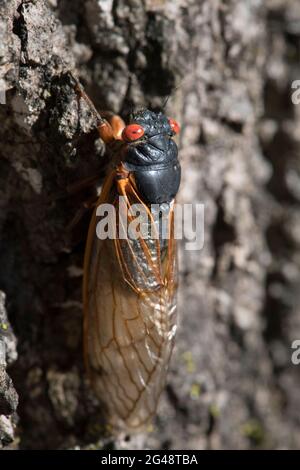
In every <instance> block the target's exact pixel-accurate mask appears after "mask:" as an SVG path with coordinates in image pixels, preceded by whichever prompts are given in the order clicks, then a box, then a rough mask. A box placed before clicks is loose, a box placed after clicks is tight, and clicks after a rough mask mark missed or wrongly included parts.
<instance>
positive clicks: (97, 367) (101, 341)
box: [78, 86, 181, 432]
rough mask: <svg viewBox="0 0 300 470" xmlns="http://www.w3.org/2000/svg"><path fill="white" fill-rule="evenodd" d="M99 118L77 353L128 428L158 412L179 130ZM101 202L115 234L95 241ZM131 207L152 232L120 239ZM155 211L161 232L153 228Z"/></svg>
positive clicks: (172, 324)
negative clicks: (96, 186)
mask: <svg viewBox="0 0 300 470" xmlns="http://www.w3.org/2000/svg"><path fill="white" fill-rule="evenodd" d="M78 89H79V91H80V94H81V96H82V97H84V98H85V99H87V100H88V101H89V104H90V105H91V107H93V104H92V103H91V101H90V100H89V98H88V97H87V96H86V94H85V93H84V91H83V89H82V88H81V87H79V86H78ZM93 110H94V112H95V113H96V111H95V108H94V107H93ZM97 119H98V130H99V134H100V137H101V139H102V140H103V141H104V142H105V144H106V146H107V152H108V154H109V162H110V163H109V165H108V169H107V176H106V179H105V180H104V183H103V186H102V191H101V194H100V196H99V198H98V200H97V203H96V207H95V210H94V213H93V215H92V219H91V222H90V227H89V231H88V237H87V244H86V251H85V259H84V281H83V304H84V356H85V362H86V367H87V371H88V375H89V377H90V380H91V383H92V385H93V388H94V390H95V392H96V395H97V396H98V397H99V399H100V400H101V401H102V403H104V405H105V408H106V409H107V412H108V421H109V423H110V425H111V426H112V428H113V429H114V430H125V431H127V432H128V431H129V432H130V431H134V430H139V429H140V428H143V427H145V426H146V425H148V424H149V423H151V421H152V418H153V416H154V415H155V413H156V409H157V404H158V401H159V397H160V394H161V392H162V390H163V388H164V385H165V381H166V373H167V369H168V365H169V361H170V356H171V352H172V349H173V342H174V337H175V333H176V290H177V251H176V244H175V238H174V200H175V196H176V194H177V192H178V189H179V184H180V176H181V170H180V164H179V161H178V148H177V145H176V143H175V141H174V139H173V137H174V136H175V134H176V133H178V131H179V126H178V124H177V123H176V121H174V120H172V119H169V118H167V117H166V116H165V115H164V114H163V113H161V112H153V111H150V110H148V109H143V110H139V111H136V112H134V113H132V115H131V117H130V118H129V120H128V123H127V124H125V122H124V121H123V120H122V119H121V118H120V117H119V116H116V115H112V114H111V115H110V114H109V113H105V114H104V115H103V114H102V113H97ZM120 196H122V201H123V202H124V201H125V204H123V207H122V208H121V207H120ZM103 204H111V205H112V206H113V207H114V208H115V213H116V214H117V216H116V231H115V236H114V237H110V238H106V239H99V237H98V236H97V222H98V216H97V211H98V208H99V207H100V206H101V205H103ZM136 204H139V205H140V207H143V208H144V210H145V213H147V215H148V223H149V230H148V232H147V233H148V234H150V236H147V237H143V236H139V237H135V238H130V236H128V237H122V238H121V237H120V236H119V232H118V229H119V228H120V224H121V223H122V224H123V222H122V220H123V221H124V217H125V218H127V219H128V222H130V221H131V220H132V217H133V216H132V214H131V208H132V207H133V206H135V205H136ZM153 205H155V207H156V216H155V214H154V213H153V212H152V210H151V207H152V206H153ZM157 208H158V209H159V210H158V211H157ZM120 211H121V215H120ZM157 214H159V216H157ZM161 214H164V218H165V219H166V218H167V221H168V237H162V234H161V230H160V224H161V220H162V217H161ZM153 234H154V235H153Z"/></svg>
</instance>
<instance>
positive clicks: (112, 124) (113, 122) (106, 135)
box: [70, 74, 125, 144]
mask: <svg viewBox="0 0 300 470" xmlns="http://www.w3.org/2000/svg"><path fill="white" fill-rule="evenodd" d="M70 75H71V77H72V79H73V80H74V81H75V90H76V92H77V93H78V95H79V96H80V98H83V99H84V100H85V101H86V102H87V104H88V105H89V107H90V109H91V111H92V113H93V115H94V116H95V119H96V122H97V129H98V132H99V135H100V137H101V139H102V140H103V142H104V143H105V144H108V143H110V142H113V141H114V140H122V136H121V135H122V130H123V129H124V127H125V123H124V121H123V119H122V118H120V116H118V115H116V114H113V113H110V112H108V111H104V112H102V113H99V112H98V111H97V109H96V108H95V105H94V103H93V102H92V100H91V99H90V97H89V96H88V95H87V94H86V92H85V91H84V89H83V87H82V85H81V83H80V82H79V80H78V79H77V78H76V77H74V75H72V74H70Z"/></svg>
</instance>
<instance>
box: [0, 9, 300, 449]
mask: <svg viewBox="0 0 300 470" xmlns="http://www.w3.org/2000/svg"><path fill="white" fill-rule="evenodd" d="M0 6H1V8H0V36H1V42H0V100H1V103H2V104H1V105H0V115H1V123H2V125H1V128H0V136H1V149H0V201H1V212H0V240H1V242H0V288H1V289H2V291H3V293H4V294H5V298H6V302H5V305H6V309H7V312H8V318H9V322H10V325H11V326H10V325H9V323H8V320H7V317H6V313H5V307H4V294H2V296H1V299H2V300H3V306H2V307H1V308H0V320H1V324H0V414H1V417H0V441H1V442H2V445H3V446H8V447H11V448H26V449H30V448H34V449H37V448H38V449H48V448H74V447H75V446H76V447H78V446H79V447H80V448H103V446H105V445H106V444H107V437H105V432H104V430H105V426H104V423H103V418H102V413H101V406H100V405H99V403H98V401H97V400H96V399H95V397H94V396H93V392H92V391H91V389H90V386H89V384H88V382H87V380H86V376H85V372H84V367H83V361H82V305H81V282H82V261H83V252H84V242H85V237H86V231H87V225H88V220H89V214H86V215H85V216H84V217H83V218H82V219H81V221H80V223H79V224H77V225H76V227H75V229H73V230H69V229H68V228H67V226H68V224H69V223H70V222H71V221H72V219H73V218H74V217H75V215H76V213H77V211H78V209H80V207H82V204H83V202H84V201H85V200H86V199H87V198H88V196H89V195H90V192H91V190H85V191H81V192H79V193H76V194H75V193H74V194H73V193H72V194H68V191H66V187H67V186H68V185H71V184H73V183H76V182H78V181H80V180H82V178H85V177H88V176H90V175H93V174H95V172H99V174H100V175H101V169H102V168H103V161H104V151H105V150H104V147H103V145H102V144H101V142H100V140H99V139H98V138H97V134H96V133H95V131H94V130H93V125H94V121H93V116H92V115H91V113H90V112H89V109H88V107H87V106H86V105H85V104H84V103H82V101H81V102H80V104H79V103H78V100H77V97H76V93H75V91H74V88H73V86H72V82H71V80H70V77H69V75H68V72H69V71H72V72H74V73H75V74H77V76H78V77H80V80H81V82H82V83H83V84H84V86H85V88H86V90H87V92H88V94H89V95H90V96H91V98H92V99H93V101H94V103H95V104H96V107H97V108H98V109H102V110H104V109H107V110H112V111H114V112H116V113H119V114H121V115H126V114H127V113H128V112H130V110H131V109H132V108H136V107H137V108H139V107H142V106H145V107H151V108H152V109H161V108H162V107H163V106H164V104H165V102H166V99H167V97H168V96H169V100H168V102H167V105H166V112H167V114H168V115H170V116H172V117H173V118H175V119H177V120H178V121H179V122H180V124H181V129H182V131H181V135H180V161H181V164H182V172H183V176H182V184H181V190H180V194H179V202H181V203H196V202H202V203H204V205H205V241H204V247H203V249H202V250H201V251H197V252H193V251H187V250H186V249H185V245H184V243H182V244H181V246H180V289H179V315H180V321H179V329H178V335H177V339H176V348H175V351H174V354H173V357H172V361H171V367H170V373H169V376H168V384H167V387H166V390H165V392H164V393H163V396H162V399H161V402H160V407H159V412H158V416H157V419H156V422H155V426H154V429H153V430H152V432H147V433H140V434H139V435H136V436H133V437H132V438H131V439H130V440H129V442H128V441H126V442H125V440H122V439H119V440H116V441H115V442H114V444H115V446H116V447H117V448H128V447H129V448H145V447H146V448H153V449H160V448H164V449H166V448H171V449H178V448H185V449H187V448H191V449H202V448H205V449H207V448H213V449H215V448H225V449H228V448H239V449H242V448H243V449H244V448H253V447H263V448H279V447H287V448H295V447H299V446H300V427H299V419H300V415H299V413H300V411H299V410H300V406H299V405H300V399H299V396H300V395H299V393H298V390H299V385H300V383H299V373H298V369H297V367H296V366H293V365H292V364H291V343H292V341H293V340H294V339H298V338H300V320H299V318H298V315H297V313H298V312H297V310H298V305H299V288H298V286H299V281H300V272H299V257H300V236H299V227H300V215H299V202H300V193H299V189H298V181H299V172H300V166H299V161H300V159H299V157H300V155H299V148H300V147H299V143H300V142H299V136H298V135H297V132H296V130H297V129H299V126H300V113H299V111H298V108H296V107H295V106H294V105H293V104H292V102H291V99H290V90H291V88H290V87H291V82H292V80H293V79H294V78H297V74H298V77H300V70H299V64H298V62H299V52H300V26H299V24H300V7H299V3H298V2H297V0H290V1H286V0H277V1H276V2H274V1H269V2H263V1H262V0H256V1H253V2H241V1H238V0H228V1H225V0H223V1H222V0H213V1H211V0H177V1H175V2H174V1H171V0H170V1H169V0H143V1H140V0H114V1H113V0H98V1H97V0H74V1H72V2H68V1H67V0H60V1H57V0H49V1H46V0H29V1H20V0H1V1H0ZM4 102H5V103H4ZM299 109H300V108H299ZM99 183H101V180H99ZM13 332H14V333H13ZM16 341H17V345H18V347H17V350H18V358H17V359H16V352H15V348H16ZM6 365H9V366H10V367H9V368H8V372H5V366H6ZM7 373H8V374H9V376H10V377H11V379H12V381H13V384H14V387H15V389H16V390H17V392H18V395H19V405H18V407H17V411H16V406H17V396H16V391H15V389H14V387H13V386H12V383H11V381H10V379H9V377H8V375H7ZM174 430H176V432H174Z"/></svg>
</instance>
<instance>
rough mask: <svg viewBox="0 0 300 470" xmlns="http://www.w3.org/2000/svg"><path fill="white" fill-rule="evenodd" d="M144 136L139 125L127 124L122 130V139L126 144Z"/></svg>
mask: <svg viewBox="0 0 300 470" xmlns="http://www.w3.org/2000/svg"><path fill="white" fill-rule="evenodd" d="M144 134H145V131H144V129H143V127H142V126H140V125H139V124H129V125H128V126H126V127H124V129H123V132H122V139H123V140H125V141H126V142H134V141H135V140H138V139H140V138H141V137H143V135H144Z"/></svg>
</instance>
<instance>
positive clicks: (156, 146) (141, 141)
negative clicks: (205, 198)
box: [122, 109, 180, 204]
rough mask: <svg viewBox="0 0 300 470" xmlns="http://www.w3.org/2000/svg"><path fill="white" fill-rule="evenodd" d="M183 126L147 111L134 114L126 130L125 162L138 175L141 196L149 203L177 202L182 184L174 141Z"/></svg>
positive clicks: (160, 114) (124, 136)
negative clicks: (175, 200) (176, 198)
mask: <svg viewBox="0 0 300 470" xmlns="http://www.w3.org/2000/svg"><path fill="white" fill-rule="evenodd" d="M178 132H179V125H178V124H177V122H176V121H175V120H173V119H169V118H168V117H167V116H165V115H164V114H163V113H161V112H159V113H156V112H154V111H149V110H148V109H144V110H141V111H137V112H135V113H133V114H132V116H131V118H130V120H129V123H128V125H127V126H126V127H125V128H124V130H123V133H122V139H123V141H124V142H125V143H126V150H125V157H124V163H125V166H126V168H127V169H128V170H129V171H131V172H133V173H134V176H135V180H136V184H137V186H138V189H139V191H140V193H141V195H142V196H143V197H144V199H145V200H146V201H147V202H148V203H153V204H154V203H165V202H170V201H171V200H172V199H174V197H175V195H176V193H177V191H178V188H179V184H180V165H179V162H178V148H177V145H176V143H175V141H174V139H173V137H174V135H175V134H177V133H178Z"/></svg>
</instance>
